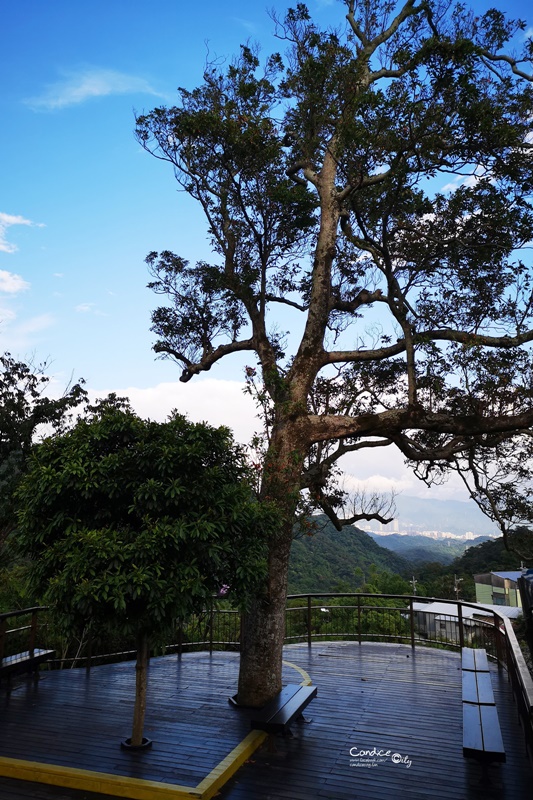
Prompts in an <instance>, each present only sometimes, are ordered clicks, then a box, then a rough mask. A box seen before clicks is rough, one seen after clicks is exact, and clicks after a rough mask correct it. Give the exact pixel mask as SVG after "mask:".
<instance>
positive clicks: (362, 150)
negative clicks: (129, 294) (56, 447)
mask: <svg viewBox="0 0 533 800" xmlns="http://www.w3.org/2000/svg"><path fill="white" fill-rule="evenodd" d="M344 6H345V9H344V10H345V17H344V19H342V18H341V19H339V20H338V25H337V27H335V28H330V29H326V30H321V29H319V27H318V26H317V25H316V24H315V23H314V21H313V20H312V18H311V16H310V14H309V11H308V9H307V8H306V6H305V5H303V4H298V5H297V7H296V8H295V9H290V10H289V11H288V12H287V15H286V16H285V18H284V19H283V20H275V23H276V32H277V35H278V37H279V39H280V40H281V41H283V42H284V43H285V44H286V46H287V52H286V53H285V54H284V55H280V54H273V55H271V56H270V57H268V58H266V59H264V60H263V63H261V60H260V57H259V51H258V49H257V48H254V47H252V46H250V45H248V46H244V47H242V49H241V52H240V55H239V56H238V57H237V58H235V59H234V61H233V62H231V64H229V66H224V65H217V64H208V65H207V67H206V70H205V74H204V81H203V83H202V85H201V86H199V87H198V88H196V89H193V90H188V89H180V92H179V102H178V104H177V105H176V106H175V107H172V108H156V109H155V110H154V111H152V112H151V113H148V114H143V115H140V116H139V117H138V118H137V128H136V135H137V138H138V141H139V142H140V143H141V144H142V146H143V147H145V148H146V150H148V151H149V152H151V153H152V154H154V155H155V156H156V157H157V158H159V159H162V160H163V161H167V162H169V163H170V164H171V165H172V167H173V170H174V175H175V177H176V179H177V181H178V183H179V184H180V186H181V187H182V188H183V189H184V190H185V191H186V192H187V193H188V194H189V195H190V196H192V197H193V198H194V199H195V200H196V201H197V202H198V203H199V206H200V207H201V209H202V211H203V213H204V214H205V217H206V222H207V235H208V237H209V239H210V241H211V245H212V251H213V258H212V260H210V261H209V263H207V262H200V263H197V264H196V265H194V266H192V265H191V264H190V263H189V262H188V261H187V260H186V259H185V258H184V257H183V256H180V255H176V254H174V253H171V252H169V251H163V252H161V253H155V252H154V253H151V254H150V255H149V256H148V264H149V266H150V269H151V271H152V275H153V280H152V282H151V284H150V285H151V287H152V288H153V289H154V291H155V292H157V293H159V294H161V295H163V297H164V298H165V301H166V302H165V304H164V305H163V306H161V307H160V308H158V309H157V310H156V311H155V312H154V314H153V331H154V332H155V334H156V336H157V341H156V343H155V347H154V349H155V350H156V352H157V353H159V354H160V355H162V356H165V357H169V358H172V359H174V360H175V361H176V362H177V363H178V364H180V366H181V367H182V377H181V379H182V380H183V381H188V380H190V379H191V378H192V377H193V376H195V375H197V374H199V373H201V372H203V371H205V370H209V369H211V367H213V365H215V364H216V363H217V362H219V361H220V360H221V359H222V358H224V357H226V356H227V355H229V354H231V353H236V352H249V353H250V354H251V355H252V357H255V358H256V360H257V366H258V369H259V373H258V385H259V390H260V393H261V395H260V400H261V402H262V404H263V407H266V410H267V419H268V422H269V429H268V438H267V443H266V449H265V458H264V470H263V484H262V493H263V497H268V498H272V499H274V500H275V501H276V502H277V504H278V506H279V507H280V509H283V511H284V514H285V517H286V526H285V541H284V543H283V544H282V543H280V541H277V542H276V544H275V546H274V545H273V546H272V548H271V555H270V578H269V580H268V582H267V584H266V588H265V597H266V598H268V601H267V602H266V603H265V601H264V599H263V601H261V603H259V604H258V607H257V609H256V613H255V621H254V624H255V626H256V630H255V632H254V631H252V630H251V629H250V630H249V631H248V632H245V643H244V652H243V657H242V659H241V678H242V680H241V683H240V688H239V696H242V697H243V698H245V699H247V700H250V699H252V698H254V702H259V699H264V698H265V697H268V696H271V695H272V694H273V692H274V691H275V690H277V687H279V684H280V674H281V673H280V669H281V667H280V664H281V655H280V653H281V633H280V624H281V623H280V620H281V612H280V609H281V606H282V603H283V596H284V587H285V586H286V563H287V560H288V547H289V544H288V542H289V539H290V536H291V523H292V517H293V514H294V510H295V507H296V504H297V502H298V497H299V495H300V492H301V491H302V490H304V489H307V490H308V492H309V495H310V497H311V499H312V500H313V501H314V502H315V503H316V504H317V505H318V506H320V507H321V508H322V509H323V510H324V511H325V512H326V513H327V514H328V516H329V517H330V518H331V519H332V520H334V521H335V522H336V524H337V525H340V524H342V522H343V521H346V520H347V519H349V521H353V520H356V519H360V518H361V517H366V518H369V517H372V516H374V517H377V518H382V517H383V513H382V511H383V510H382V509H380V507H379V504H378V505H377V506H375V507H374V508H367V509H364V510H363V512H361V513H353V514H350V515H349V516H348V517H347V515H346V514H345V513H344V512H343V510H342V493H339V492H338V491H335V488H334V483H333V482H332V478H333V477H334V473H335V464H336V462H337V461H338V460H339V458H341V457H342V456H343V455H344V454H346V453H348V452H360V454H361V457H362V458H364V451H365V448H370V447H382V448H384V449H386V448H398V449H399V450H400V452H401V453H402V454H403V455H404V456H405V458H406V459H408V460H409V461H410V462H411V463H412V464H413V465H414V466H415V468H416V470H417V472H418V474H419V476H420V477H421V478H422V479H423V480H425V481H426V482H429V483H431V482H433V481H439V480H441V479H443V478H444V477H445V476H446V475H447V474H448V473H449V472H450V471H451V470H455V471H457V472H458V473H459V474H460V475H461V477H462V478H463V479H464V481H465V483H466V484H467V486H468V488H469V491H470V493H471V496H472V497H474V498H475V499H476V501H477V502H478V503H479V504H480V505H481V506H482V508H483V509H484V510H485V511H486V512H487V513H488V514H489V515H490V516H491V517H492V518H494V519H496V520H497V521H498V522H499V524H500V526H501V527H502V530H503V531H504V532H506V531H507V530H508V528H509V527H510V526H511V525H512V524H516V523H517V522H518V521H522V522H524V521H527V520H530V519H531V517H532V515H533V512H532V505H531V502H530V500H531V491H532V490H531V481H530V464H531V456H532V455H533V452H532V447H533V437H532V435H531V426H532V423H533V404H532V394H533V380H532V378H533V375H532V359H531V344H530V343H531V342H532V341H533V329H532V313H533V296H532V288H533V287H532V284H531V262H530V259H529V257H528V253H527V246H528V244H529V243H530V242H531V240H532V238H533V208H532V203H531V200H532V190H533V179H532V175H533V170H532V167H533V142H532V132H531V128H532V120H533V92H532V86H531V82H532V67H531V59H532V55H533V45H532V41H531V38H526V37H525V36H524V30H525V28H526V24H525V22H523V21H519V20H518V21H513V20H509V19H507V17H506V16H505V14H504V13H502V12H500V11H498V10H495V9H491V10H489V11H487V12H486V13H485V14H479V15H478V14H475V13H474V12H473V11H471V10H470V9H468V8H467V7H466V6H465V5H464V4H458V5H456V6H450V4H448V3H442V2H440V0H436V1H435V2H433V1H432V0H427V1H426V2H424V1H423V2H419V3H417V2H415V0H407V2H405V3H396V2H392V1H390V2H389V0H360V1H359V2H356V0H345V3H344ZM332 13H333V11H332ZM517 43H518V44H517ZM518 45H519V46H520V47H521V50H522V52H514V51H513V47H515V46H518ZM255 369H256V367H255V365H254V366H250V367H249V370H251V371H252V372H253V370H255ZM275 576H278V577H277V578H276V577H275ZM274 607H276V608H277V609H278V610H277V611H276V612H274V611H273V609H274ZM259 619H261V620H262V622H261V623H259V622H258V620H259ZM276 620H277V621H276ZM251 625H252V623H250V626H251ZM246 630H248V629H246ZM260 638H262V639H263V640H267V641H269V642H270V649H271V651H273V652H274V651H275V652H276V653H278V667H276V668H275V669H274V668H272V669H270V668H269V669H268V670H267V669H265V668H264V667H265V664H266V663H269V666H272V663H271V662H268V659H267V654H266V653H265V652H264V650H263V649H262V646H261V643H260V641H259V639H260ZM274 642H275V645H274ZM265 659H267V660H266V661H265ZM260 665H262V666H260ZM261 671H262V672H263V673H265V672H268V673H269V674H273V673H274V672H275V673H276V675H277V679H276V680H273V681H272V682H271V683H270V684H269V685H268V686H267V685H266V683H265V681H264V680H263V682H262V683H261V678H260V673H261ZM260 684H261V685H260ZM252 686H254V688H253V689H252V688H251V687H252ZM258 698H259V699H258Z"/></svg>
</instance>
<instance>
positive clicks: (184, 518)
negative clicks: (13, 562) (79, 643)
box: [17, 398, 268, 635]
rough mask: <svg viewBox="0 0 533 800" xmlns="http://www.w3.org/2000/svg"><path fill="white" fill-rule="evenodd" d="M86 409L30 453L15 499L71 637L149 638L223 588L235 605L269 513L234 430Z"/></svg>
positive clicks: (22, 543) (38, 578)
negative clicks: (87, 629) (86, 629)
mask: <svg viewBox="0 0 533 800" xmlns="http://www.w3.org/2000/svg"><path fill="white" fill-rule="evenodd" d="M91 408H92V410H90V411H89V415H88V416H87V417H86V418H83V419H81V420H79V421H78V422H77V424H76V425H75V426H74V427H73V428H72V430H70V431H68V432H66V433H64V434H63V435H60V436H54V437H50V438H47V439H46V440H45V441H43V442H42V443H41V444H40V445H38V446H37V447H36V448H35V449H34V453H33V455H32V457H31V458H30V463H29V467H28V471H27V474H26V476H25V477H24V479H23V481H22V483H21V486H20V488H19V490H18V493H17V499H18V504H19V529H18V532H17V542H18V547H19V549H20V550H21V551H22V552H23V553H24V554H25V555H26V556H28V557H30V559H31V562H32V571H31V580H32V583H33V585H34V587H35V591H36V592H37V593H39V595H40V597H41V598H42V599H43V600H44V601H45V602H46V603H49V604H50V605H51V606H52V607H53V608H54V609H55V610H56V612H58V613H59V614H60V615H61V617H62V619H63V620H64V622H65V623H66V624H67V626H68V627H69V628H78V629H79V628H83V626H85V625H87V624H91V625H93V626H94V627H100V628H101V627H109V628H111V629H112V630H114V631H116V630H117V629H118V630H122V631H123V632H125V633H136V632H137V631H138V630H139V628H143V629H146V630H149V631H153V633H154V635H158V634H161V633H164V630H165V626H166V625H172V624H174V622H175V620H176V618H177V617H179V616H186V615H188V614H190V613H191V612H192V611H195V610H197V609H198V608H199V606H201V605H202V604H204V603H205V602H206V600H208V599H209V598H210V597H211V596H212V594H213V592H215V591H217V590H218V589H220V588H221V586H222V585H225V584H226V585H227V584H229V585H230V587H231V591H232V593H233V595H234V596H235V597H236V599H237V600H238V601H242V600H243V598H244V597H245V595H246V593H247V592H249V591H250V586H251V584H253V583H254V582H255V581H256V580H257V576H258V575H260V574H261V571H264V568H265V551H264V544H265V533H266V531H267V527H268V514H267V513H266V512H267V509H265V508H263V507H261V506H259V505H258V503H257V502H256V500H255V499H254V496H253V492H252V489H251V488H250V483H249V481H248V480H247V477H248V468H247V466H246V463H245V460H244V458H243V456H242V453H241V452H240V450H239V448H238V447H237V446H236V445H235V444H234V443H233V441H232V438H231V435H230V433H229V431H228V430H227V429H225V428H212V427H210V426H208V425H206V424H203V423H198V424H193V423H191V422H189V421H188V420H187V419H186V418H185V417H183V416H180V415H178V414H174V415H173V416H172V418H171V419H170V420H169V421H168V422H165V423H157V422H150V421H145V420H142V419H141V418H139V417H138V416H136V415H135V414H134V413H133V412H132V411H131V409H130V408H129V407H128V406H127V405H125V406H124V405H122V404H121V403H120V402H117V401H116V399H114V398H111V399H108V400H105V401H102V402H101V403H99V404H98V405H96V406H93V407H91ZM251 530H253V531H254V534H255V535H254V536H250V535H249V534H250V531H251Z"/></svg>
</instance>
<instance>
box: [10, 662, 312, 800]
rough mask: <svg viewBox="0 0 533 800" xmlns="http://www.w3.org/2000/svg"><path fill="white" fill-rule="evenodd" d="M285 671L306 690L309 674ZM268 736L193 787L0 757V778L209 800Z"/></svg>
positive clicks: (133, 795)
mask: <svg viewBox="0 0 533 800" xmlns="http://www.w3.org/2000/svg"><path fill="white" fill-rule="evenodd" d="M283 664H284V665H285V666H286V667H291V668H292V669H295V670H296V671H297V672H299V673H300V675H301V676H302V678H303V681H302V685H303V686H310V685H311V678H310V676H309V674H308V673H307V672H306V671H305V670H304V669H302V667H299V666H298V665H297V664H293V663H292V662H291V661H284V662H283ZM267 737H268V734H267V733H265V732H264V731H251V732H250V733H249V734H248V736H246V737H245V738H244V739H243V740H242V742H240V743H239V744H238V745H237V747H234V748H233V750H232V751H231V753H228V755H227V756H226V757H225V758H223V759H222V761H221V762H220V763H219V764H217V766H216V767H215V768H214V769H212V770H211V772H210V773H209V775H207V776H206V777H205V778H204V779H203V780H201V781H200V783H199V784H198V785H197V786H194V787H193V786H181V785H179V784H175V783H159V781H147V780H143V779H141V778H128V777H127V776H124V775H112V774H111V773H107V772H95V771H93V770H86V769H77V768H76V767H62V766H59V765H58V764H45V763H42V762H38V761H25V760H23V759H19V758H6V757H4V756H0V777H3V778H17V779H18V780H21V781H34V782H35V783H47V784H50V785H52V786H62V787H64V788H67V789H82V790H84V791H87V792H99V793H101V794H109V795H112V796H113V797H126V798H128V800H191V798H196V799H197V800H210V798H211V797H213V795H214V794H216V792H217V791H218V790H219V789H220V788H221V786H224V784H225V783H227V781H229V779H230V778H231V777H232V776H233V775H234V774H235V773H236V772H237V770H238V769H239V768H240V767H241V766H242V765H243V764H244V762H245V761H247V760H248V759H249V758H250V756H251V755H252V754H253V753H254V752H255V751H256V750H257V749H258V748H259V747H260V746H261V745H262V744H263V742H264V741H265V739H266V738H267Z"/></svg>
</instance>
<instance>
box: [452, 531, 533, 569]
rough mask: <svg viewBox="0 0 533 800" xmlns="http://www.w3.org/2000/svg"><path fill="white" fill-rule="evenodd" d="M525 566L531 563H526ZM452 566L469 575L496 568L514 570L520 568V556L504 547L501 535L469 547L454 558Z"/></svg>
mask: <svg viewBox="0 0 533 800" xmlns="http://www.w3.org/2000/svg"><path fill="white" fill-rule="evenodd" d="M526 566H533V565H532V564H527V565H526ZM453 567H454V569H455V570H456V571H457V572H459V573H465V574H469V575H477V574H478V573H481V572H494V571H498V570H516V569H520V557H519V556H517V555H516V553H510V552H509V551H508V550H506V549H505V547H504V544H503V536H502V537H500V538H499V539H491V540H489V541H488V542H483V544H479V545H477V546H475V547H469V548H468V550H466V551H465V553H463V555H462V556H461V557H460V558H456V559H455V561H454V562H453Z"/></svg>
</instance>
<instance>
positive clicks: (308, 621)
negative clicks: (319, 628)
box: [307, 594, 311, 647]
mask: <svg viewBox="0 0 533 800" xmlns="http://www.w3.org/2000/svg"><path fill="white" fill-rule="evenodd" d="M307 646H308V647H311V595H310V594H308V595H307Z"/></svg>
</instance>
